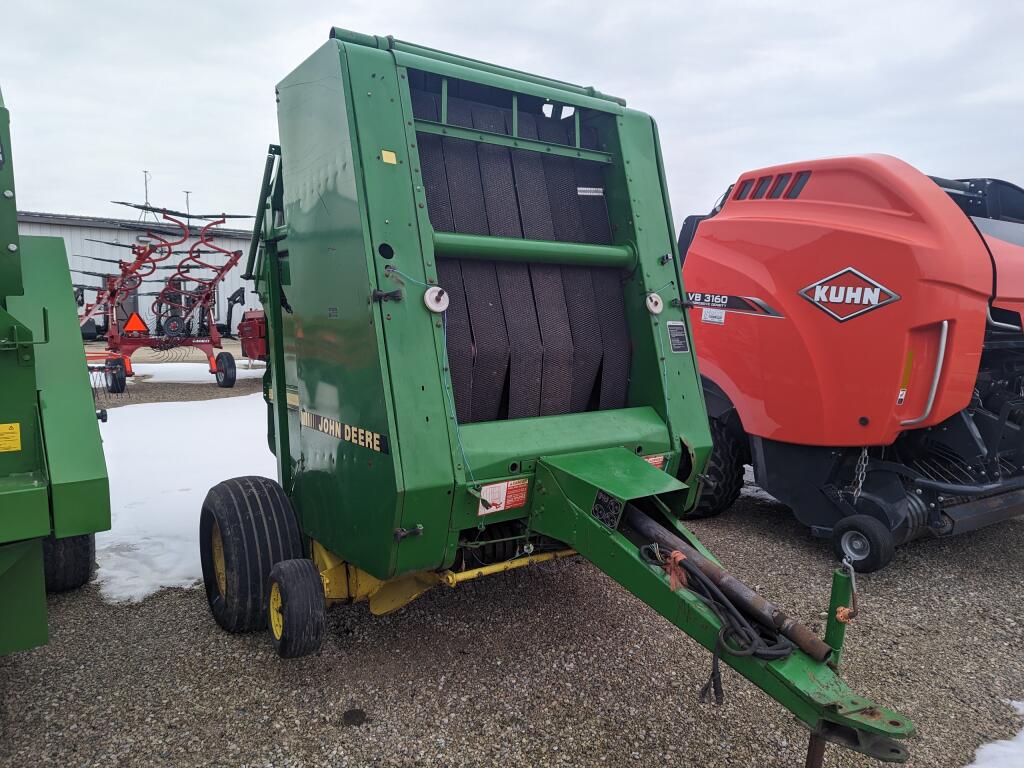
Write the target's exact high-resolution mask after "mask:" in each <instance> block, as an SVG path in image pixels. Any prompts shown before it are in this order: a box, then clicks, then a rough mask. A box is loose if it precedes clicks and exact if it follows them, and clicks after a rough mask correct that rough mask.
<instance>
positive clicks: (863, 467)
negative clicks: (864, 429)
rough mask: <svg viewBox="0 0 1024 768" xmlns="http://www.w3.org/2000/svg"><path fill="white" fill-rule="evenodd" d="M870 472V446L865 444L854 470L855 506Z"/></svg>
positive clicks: (853, 489)
mask: <svg viewBox="0 0 1024 768" xmlns="http://www.w3.org/2000/svg"><path fill="white" fill-rule="evenodd" d="M867 474H868V447H867V446H866V445H865V446H864V447H863V448H861V449H860V456H858V457H857V466H856V467H855V468H854V470H853V486H852V491H853V506H855V507H856V506H857V500H858V499H859V498H860V492H861V491H862V490H863V489H864V478H865V477H867Z"/></svg>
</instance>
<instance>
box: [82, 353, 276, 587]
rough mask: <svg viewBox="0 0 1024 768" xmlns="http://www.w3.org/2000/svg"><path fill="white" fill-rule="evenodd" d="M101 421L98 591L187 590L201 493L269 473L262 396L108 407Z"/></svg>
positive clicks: (197, 573) (195, 561) (195, 573)
mask: <svg viewBox="0 0 1024 768" xmlns="http://www.w3.org/2000/svg"><path fill="white" fill-rule="evenodd" d="M169 365H173V364H170V363H162V364H159V365H154V366H153V367H154V368H164V367H167V366H169ZM179 365H183V366H189V365H191V363H180V364H179ZM139 367H141V366H139ZM239 373H241V371H239ZM107 419H108V421H107V423H106V424H100V430H101V432H102V434H103V450H104V453H105V454H106V457H107V472H108V474H109V476H110V502H111V517H112V520H111V522H112V526H111V530H110V531H106V532H104V533H99V534H97V535H96V559H97V561H98V563H99V569H98V571H97V581H98V582H99V585H100V591H101V593H102V594H103V596H104V597H105V598H107V599H108V600H111V601H118V600H141V599H142V598H144V597H146V595H149V594H151V593H153V592H156V591H157V590H158V589H160V588H162V587H184V586H189V585H191V584H193V583H195V581H196V580H198V579H200V578H202V570H201V569H200V565H199V510H200V508H201V506H202V503H203V499H204V498H205V497H206V492H207V491H208V490H209V489H210V487H211V486H213V485H216V484H217V483H219V482H220V481H221V480H226V479H227V478H229V477H237V476H239V475H264V476H266V477H276V476H277V470H276V466H275V463H274V456H273V454H272V453H271V452H270V450H269V449H268V448H267V413H266V405H265V404H264V401H263V396H262V395H260V394H255V395H247V396H244V397H227V398H220V399H215V400H204V401H199V402H184V403H147V404H142V405H128V406H124V407H122V408H111V409H110V410H109V411H108V412H107Z"/></svg>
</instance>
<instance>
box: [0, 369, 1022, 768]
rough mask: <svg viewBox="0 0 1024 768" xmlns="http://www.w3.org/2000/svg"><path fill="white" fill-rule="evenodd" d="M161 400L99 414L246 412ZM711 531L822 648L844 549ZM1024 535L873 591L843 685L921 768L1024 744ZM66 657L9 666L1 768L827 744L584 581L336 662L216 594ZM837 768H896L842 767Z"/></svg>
mask: <svg viewBox="0 0 1024 768" xmlns="http://www.w3.org/2000/svg"><path fill="white" fill-rule="evenodd" d="M258 389H259V381H258V380H248V381H244V380H243V381H239V382H238V384H237V385H236V387H235V388H234V389H232V390H222V389H219V388H218V387H216V386H215V385H214V384H213V383H211V384H210V385H209V386H205V385H202V384H154V383H147V382H145V381H140V382H138V383H135V384H133V385H132V386H131V387H130V393H131V394H130V396H128V397H124V398H118V399H116V401H114V402H110V403H105V404H104V403H101V405H103V406H105V407H108V408H109V407H116V406H118V405H128V404H133V403H140V402H156V401H172V400H183V399H190V400H196V399H209V398H214V397H226V396H232V395H241V394H248V393H250V392H254V391H257V390H258ZM692 527H693V528H694V530H695V531H696V533H697V534H698V535H699V536H700V537H701V538H702V540H703V541H704V542H705V543H706V544H707V545H708V546H710V547H711V549H712V550H713V551H715V552H716V553H717V554H718V555H719V557H720V558H721V559H722V560H723V562H724V563H725V564H726V566H727V567H729V568H730V569H731V570H732V571H733V572H734V573H735V574H736V575H737V576H739V577H740V578H742V579H744V580H746V581H747V582H748V583H750V584H751V585H756V586H757V588H758V589H759V591H761V593H762V594H765V595H766V596H769V597H771V598H773V599H775V600H776V601H778V602H779V603H781V604H782V605H783V606H785V607H786V608H787V609H789V610H790V611H791V612H792V613H794V614H795V615H797V616H799V617H801V618H802V619H803V620H804V621H805V622H806V623H808V624H810V625H811V626H812V627H814V628H815V629H817V630H819V631H820V630H821V629H822V625H823V624H824V616H825V614H824V608H825V607H826V605H827V601H828V588H829V573H830V570H831V568H833V567H834V562H833V560H832V559H831V555H830V552H829V550H828V547H827V545H826V544H824V543H823V542H820V541H815V540H812V539H810V538H809V537H808V536H807V535H806V532H805V531H804V530H803V529H802V528H801V527H800V526H799V525H797V524H796V522H795V521H794V520H793V519H792V517H791V516H790V514H789V512H788V511H787V510H786V509H785V508H784V507H781V506H780V505H778V504H775V503H773V502H771V501H766V500H764V499H761V498H750V497H743V498H741V499H740V501H739V502H738V503H737V505H736V506H735V507H734V508H733V509H732V510H730V512H729V513H728V514H726V515H725V516H723V517H721V518H719V519H717V520H714V521H696V522H694V523H693V526H692ZM1022 551H1024V520H1017V521H1012V522H1009V523H1006V524H1003V525H999V526H996V527H994V528H989V529H987V530H983V531H980V532H977V533H975V534H970V535H967V536H964V537H961V538H959V539H953V540H946V541H930V542H920V543H915V544H912V545H910V546H908V547H905V548H902V549H900V550H898V551H897V556H896V560H895V561H894V562H893V563H892V565H891V566H890V567H889V568H888V569H886V570H885V571H884V572H882V573H879V574H870V575H866V576H862V577H860V579H859V582H860V586H861V594H862V599H861V605H862V614H861V616H860V617H859V618H858V619H857V620H856V621H855V622H854V624H853V626H852V629H851V630H850V632H849V633H848V636H847V637H848V640H847V653H846V656H845V658H844V676H845V678H846V679H847V681H848V682H849V683H850V684H851V685H852V686H853V687H854V688H855V689H856V690H857V691H859V692H860V693H862V694H864V695H867V696H870V697H873V698H874V699H875V700H876V701H879V702H882V703H885V704H887V705H889V706H892V707H894V708H896V709H898V710H900V711H902V712H904V713H905V714H907V715H909V716H910V717H912V718H913V719H914V721H915V722H916V724H917V726H918V729H919V732H920V736H919V738H917V739H916V740H914V741H913V742H912V743H911V752H912V755H913V756H912V758H911V762H910V765H912V766H919V767H923V766H929V767H932V766H935V767H939V768H945V767H947V766H948V767H949V768H955V767H956V766H964V765H966V764H967V763H969V762H970V761H971V759H972V758H973V755H974V750H975V749H976V748H977V747H978V746H979V745H980V744H981V743H983V742H986V741H991V740H994V739H1000V738H1008V737H1010V736H1012V735H1013V734H1014V733H1016V732H1017V731H1018V730H1019V729H1020V726H1021V723H1020V720H1019V719H1018V718H1017V717H1016V716H1015V715H1014V714H1013V711H1012V709H1011V707H1010V706H1009V705H1008V704H1007V703H1006V701H1008V700H1021V699H1024V661H1022V656H1021V650H1020V649H1021V648H1022V647H1024V618H1021V613H1020V605H1021V603H1022V602H1024V586H1022V584H1021V578H1020V570H1021V567H1020V566H1021V558H1022V554H1021V553H1022ZM49 606H50V632H51V642H50V645H49V646H46V647H43V648H38V649H35V650H33V651H28V652H25V653H21V654H16V655H14V656H9V657H5V658H0V766H12V767H14V766H17V767H18V768H20V767H21V766H26V765H61V766H63V765H81V766H85V765H90V766H91V765H168V766H171V765H173V766H185V765H225V766H228V765H230V766H236V765H247V766H263V765H275V766H293V765H296V766H297V765H317V766H319V765H332V766H378V765H379V766H427V765H430V766H433V765H452V766H488V765H502V766H508V765H544V766H549V765H550V766H558V765H564V766H599V765H607V766H622V765H637V766H641V765H642V766H651V765H665V764H669V763H671V764H674V765H680V766H689V765H693V766H751V765H757V766H794V765H803V755H804V749H805V744H806V732H805V731H804V730H803V729H802V728H801V727H800V726H799V725H797V724H796V723H795V721H794V720H793V719H792V718H790V717H789V716H788V714H787V713H786V712H785V710H783V709H782V708H781V707H780V706H779V705H777V704H776V703H774V702H773V701H771V700H770V699H769V698H768V697H766V696H764V695H763V694H761V693H760V691H758V690H757V689H756V688H754V686H752V685H751V684H749V683H747V682H746V681H745V680H743V679H742V678H740V677H739V676H737V675H735V674H734V673H732V672H731V670H728V669H727V668H726V671H725V689H726V702H725V704H724V705H723V706H722V707H717V708H716V707H714V706H710V705H702V704H700V703H699V701H698V691H699V689H700V687H701V685H703V683H704V681H705V680H706V678H707V674H708V671H709V668H710V663H711V659H710V656H709V654H707V653H706V652H705V651H704V650H703V649H702V648H700V647H699V646H698V645H697V644H696V643H695V642H693V641H692V640H690V639H689V638H688V637H686V636H685V635H683V634H682V633H681V632H679V631H677V630H675V629H674V628H673V627H671V626H670V625H669V624H668V623H667V622H665V621H664V620H662V619H661V618H659V617H658V616H656V615H655V614H653V613H652V612H651V611H650V610H649V609H648V608H647V607H646V606H645V605H644V604H642V603H641V602H640V601H639V600H637V599H635V598H633V597H632V596H631V595H629V594H628V593H626V592H625V591H624V590H622V589H620V588H619V587H618V586H617V585H616V584H615V583H614V582H612V581H611V580H610V579H609V578H607V577H606V576H604V575H603V574H602V573H600V572H599V571H598V570H597V569H595V568H594V567H592V566H591V565H589V564H588V563H586V562H584V561H582V560H581V559H578V558H577V559H573V560H569V561H563V562H559V563H555V564H548V565H546V566H540V567H537V568H533V569H526V570H523V571H517V572H513V573H510V574H506V575H503V576H497V577H492V578H490V579H485V580H482V581H480V582H474V583H470V584H467V585H464V586H462V587H460V588H459V589H457V590H448V589H442V588H438V589H435V590H434V591H433V592H431V593H428V594H427V595H426V596H424V597H423V598H421V599H420V600H419V601H417V602H415V603H413V604H411V605H409V606H407V607H406V608H404V609H402V610H401V611H398V612H397V613H395V614H393V615H391V616H387V617H381V618H375V617H372V616H371V615H370V613H369V611H368V609H367V608H366V606H365V605H356V606H343V607H338V608H335V609H333V610H332V612H331V614H330V626H329V631H328V637H327V639H326V641H325V643H324V647H323V650H322V652H321V653H320V654H319V655H318V656H314V657H310V658H306V659H299V660H294V661H289V662H282V661H280V660H279V659H277V657H276V656H275V655H274V654H273V651H272V650H271V648H270V644H269V641H268V640H267V638H266V637H265V635H264V634H262V633H258V634H253V635H245V636H230V635H227V634H225V633H224V632H222V631H221V630H219V629H218V628H217V627H216V625H215V624H214V622H213V620H212V618H211V617H210V615H209V611H208V609H207V606H206V599H205V595H204V593H203V591H202V590H201V589H187V590H182V589H168V590H163V591H162V592H159V593H158V594H156V595H154V596H152V597H150V598H148V599H146V600H144V601H142V602H141V603H121V604H116V605H112V604H109V603H106V602H104V601H103V600H102V599H101V598H100V596H99V592H98V590H97V589H96V587H95V586H94V585H89V586H88V587H86V588H85V589H83V590H80V591H79V592H77V593H73V594H68V595H54V596H51V597H50V600H49ZM826 764H827V765H830V766H839V765H842V766H862V765H863V766H869V765H877V763H874V762H872V761H869V760H861V759H859V758H858V757H857V756H856V755H853V754H852V753H849V752H846V751H842V750H839V749H837V748H830V749H829V754H828V757H827V758H826Z"/></svg>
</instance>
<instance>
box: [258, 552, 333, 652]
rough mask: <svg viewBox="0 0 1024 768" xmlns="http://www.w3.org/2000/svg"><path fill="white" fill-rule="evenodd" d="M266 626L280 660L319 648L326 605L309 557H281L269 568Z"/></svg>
mask: <svg viewBox="0 0 1024 768" xmlns="http://www.w3.org/2000/svg"><path fill="white" fill-rule="evenodd" d="M266 610H267V629H268V630H269V631H270V641H271V642H272V643H273V644H274V650H276V651H277V655H278V656H280V657H281V658H283V659H294V658H298V657H299V656H308V655H309V654H311V653H316V652H317V651H318V650H320V645H321V644H322V643H323V640H324V634H325V633H326V631H327V604H326V603H325V602H324V585H323V581H322V580H321V579H320V572H319V571H318V570H317V568H316V565H314V563H313V561H312V560H308V559H306V558H298V559H294V560H282V561H281V562H279V563H278V564H277V565H275V566H274V567H273V569H272V570H271V571H270V579H269V589H268V590H267V609H266Z"/></svg>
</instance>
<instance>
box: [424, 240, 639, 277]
mask: <svg viewBox="0 0 1024 768" xmlns="http://www.w3.org/2000/svg"><path fill="white" fill-rule="evenodd" d="M434 253H435V254H436V255H438V256H451V257H453V258H457V259H492V260H504V261H534V262H539V263H550V264H579V265H592V266H595V267H621V268H624V269H629V268H631V267H633V266H634V265H635V264H636V262H637V259H636V254H634V253H633V251H632V250H631V249H630V248H629V246H624V245H590V244H587V243H558V242H551V241H548V240H519V239H515V238H511V237H487V236H483V235H462V234H458V233H455V232H435V233H434Z"/></svg>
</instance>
